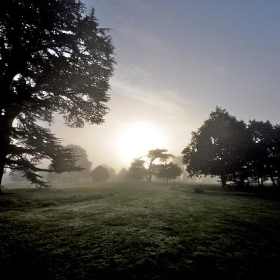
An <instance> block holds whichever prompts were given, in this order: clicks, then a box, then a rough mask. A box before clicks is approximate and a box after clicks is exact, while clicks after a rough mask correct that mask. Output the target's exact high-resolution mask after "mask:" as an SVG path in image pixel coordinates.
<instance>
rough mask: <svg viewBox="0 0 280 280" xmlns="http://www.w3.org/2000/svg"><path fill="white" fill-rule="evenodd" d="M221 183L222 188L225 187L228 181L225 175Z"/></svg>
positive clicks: (222, 176)
mask: <svg viewBox="0 0 280 280" xmlns="http://www.w3.org/2000/svg"><path fill="white" fill-rule="evenodd" d="M221 183H222V188H223V189H225V188H226V183H227V179H226V176H225V175H221Z"/></svg>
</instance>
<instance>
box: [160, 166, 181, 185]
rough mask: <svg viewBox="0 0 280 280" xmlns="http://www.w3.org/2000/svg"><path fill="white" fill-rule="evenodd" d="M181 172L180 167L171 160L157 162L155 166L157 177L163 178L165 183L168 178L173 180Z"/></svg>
mask: <svg viewBox="0 0 280 280" xmlns="http://www.w3.org/2000/svg"><path fill="white" fill-rule="evenodd" d="M182 172H183V171H182V169H181V168H180V167H179V166H178V165H177V164H174V163H173V162H170V163H168V164H159V165H158V166H157V177H159V178H165V179H166V182H167V184H168V180H169V179H173V180H174V182H175V180H176V178H177V177H178V176H180V175H181V174H182Z"/></svg>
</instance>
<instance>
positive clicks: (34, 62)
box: [0, 0, 115, 185]
mask: <svg viewBox="0 0 280 280" xmlns="http://www.w3.org/2000/svg"><path fill="white" fill-rule="evenodd" d="M107 31H108V29H105V28H100V27H99V25H98V22H97V19H96V18H95V15H94V10H93V9H92V10H91V12H90V13H87V11H86V10H85V6H84V4H83V3H81V2H80V1H78V0H59V1H58V0H44V1H37V0H24V1H23V0H18V1H12V0H9V1H6V2H5V4H2V5H1V9H0V89H1V94H0V185H1V180H2V176H3V173H4V170H15V171H20V172H22V173H23V174H24V176H25V178H26V179H27V180H29V181H31V182H33V183H36V184H40V185H46V184H45V182H44V181H42V180H41V178H40V176H39V175H38V173H37V172H39V171H46V172H53V171H56V172H64V171H77V170H80V169H79V168H78V167H76V166H75V161H76V159H75V156H74V155H73V152H72V150H70V149H65V148H64V147H63V146H62V145H61V140H60V139H57V138H56V137H55V135H53V134H52V133H51V132H50V130H49V129H48V128H45V127H44V126H41V125H42V122H46V123H47V124H51V123H52V122H53V116H54V114H55V113H59V114H62V115H63V117H64V121H65V124H66V125H68V126H70V127H83V126H84V124H85V123H90V124H100V123H102V122H103V121H104V118H103V117H104V115H105V114H106V113H107V112H108V108H107V106H106V103H107V102H108V100H109V96H108V95H107V91H108V89H109V78H110V77H111V75H112V73H113V66H114V64H115V62H114V58H113V49H114V47H113V44H112V40H111V37H110V36H108V33H107ZM43 159H47V160H48V161H49V162H50V164H49V168H41V167H40V166H41V161H42V160H43Z"/></svg>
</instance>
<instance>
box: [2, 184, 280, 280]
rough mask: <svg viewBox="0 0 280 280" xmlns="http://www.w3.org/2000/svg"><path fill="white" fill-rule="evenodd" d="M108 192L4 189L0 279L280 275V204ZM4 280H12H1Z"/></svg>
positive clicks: (190, 190) (150, 191)
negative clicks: (279, 272)
mask: <svg viewBox="0 0 280 280" xmlns="http://www.w3.org/2000/svg"><path fill="white" fill-rule="evenodd" d="M194 187H195V186H194V185H179V187H177V188H176V189H172V188H171V186H168V185H166V184H159V183H146V182H139V183H107V184H90V183H88V184H81V185H74V184H73V185H64V186H54V187H51V188H48V189H36V188H34V189H33V188H21V189H12V190H8V189H6V190H5V192H6V194H5V195H2V196H0V224H1V230H0V238H1V243H0V254H1V255H0V267H1V279H3V280H4V279H17V280H20V279H29V280H33V279H52V280H54V279H61V280H64V279H65V280H70V279H75V280H76V279H77V280H78V279H172V280H176V279H205V278H206V277H207V278H208V279H209V277H210V279H215V280H216V279H227V280H228V279H247V278H249V277H258V278H260V277H262V278H263V277H266V278H267V279H272V278H273V277H272V275H274V274H275V273H277V274H278V270H279V265H280V196H278V195H273V194H269V195H268V194H267V195H260V194H248V193H247V194H240V193H231V192H222V191H218V190H212V188H211V187H207V186H206V187H205V191H204V192H202V193H197V192H195V191H194ZM4 275H6V276H4Z"/></svg>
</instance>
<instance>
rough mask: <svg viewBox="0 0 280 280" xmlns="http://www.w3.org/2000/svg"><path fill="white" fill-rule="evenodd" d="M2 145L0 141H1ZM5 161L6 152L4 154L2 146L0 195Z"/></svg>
mask: <svg viewBox="0 0 280 280" xmlns="http://www.w3.org/2000/svg"><path fill="white" fill-rule="evenodd" d="M1 144H2V141H1ZM5 159H6V152H5V146H4V145H3V146H2V147H1V151H0V194H2V193H3V192H2V179H3V175H4V167H5Z"/></svg>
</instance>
